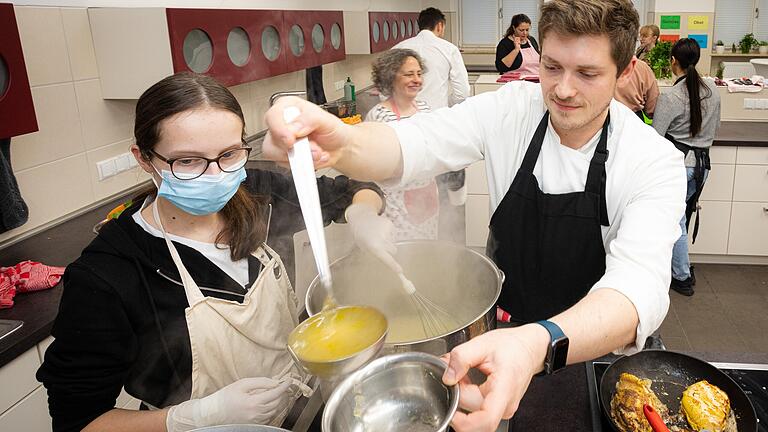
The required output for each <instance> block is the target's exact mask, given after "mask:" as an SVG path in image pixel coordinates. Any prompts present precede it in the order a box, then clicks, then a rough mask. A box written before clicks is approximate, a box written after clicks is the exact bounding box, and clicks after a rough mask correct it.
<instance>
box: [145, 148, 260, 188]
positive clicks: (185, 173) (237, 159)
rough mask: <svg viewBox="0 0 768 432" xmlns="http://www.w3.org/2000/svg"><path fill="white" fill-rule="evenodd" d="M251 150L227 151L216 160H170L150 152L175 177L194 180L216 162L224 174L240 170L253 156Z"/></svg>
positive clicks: (183, 158)
mask: <svg viewBox="0 0 768 432" xmlns="http://www.w3.org/2000/svg"><path fill="white" fill-rule="evenodd" d="M251 150H253V149H252V148H251V147H240V148H236V149H232V150H227V151H225V152H224V153H222V154H220V155H219V157H217V158H214V159H208V158H205V157H202V156H182V157H178V158H173V159H169V158H167V157H165V156H163V155H161V154H159V153H157V152H156V151H154V150H150V152H151V153H152V154H153V155H155V156H157V158H158V159H160V160H161V161H163V162H165V163H167V164H168V165H170V167H171V173H172V174H173V176H174V177H176V178H177V179H179V180H192V179H196V178H198V177H200V176H201V175H203V174H204V173H205V172H206V171H207V170H208V166H209V165H210V164H212V163H214V162H216V165H218V166H219V169H220V170H222V171H224V172H235V171H237V170H239V169H240V168H242V167H244V166H245V164H246V163H247V162H248V155H250V154H251Z"/></svg>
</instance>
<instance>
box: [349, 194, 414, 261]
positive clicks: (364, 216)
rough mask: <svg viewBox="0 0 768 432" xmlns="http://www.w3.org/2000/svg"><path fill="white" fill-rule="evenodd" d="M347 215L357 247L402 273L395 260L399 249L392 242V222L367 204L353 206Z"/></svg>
mask: <svg viewBox="0 0 768 432" xmlns="http://www.w3.org/2000/svg"><path fill="white" fill-rule="evenodd" d="M345 215H346V219H347V222H348V223H349V226H350V228H351V229H352V237H354V239H355V244H357V247H359V248H360V249H362V250H364V251H368V252H370V253H371V254H373V255H374V256H375V257H377V258H378V259H380V260H381V261H382V262H384V264H386V265H387V267H389V268H391V269H392V271H394V272H395V273H402V272H403V269H402V267H400V264H398V263H397V261H395V258H394V255H395V254H396V253H397V247H396V246H395V243H394V242H393V241H392V228H393V225H392V222H391V221H390V220H389V219H387V218H386V217H384V216H379V215H378V214H377V213H376V210H374V209H373V208H372V207H371V206H370V205H367V204H352V205H351V206H349V207H347V211H346V213H345Z"/></svg>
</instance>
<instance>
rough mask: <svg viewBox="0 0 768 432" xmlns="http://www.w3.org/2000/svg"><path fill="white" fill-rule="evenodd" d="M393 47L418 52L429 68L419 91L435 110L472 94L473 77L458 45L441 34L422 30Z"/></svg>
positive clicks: (420, 97) (420, 95)
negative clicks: (470, 89) (471, 79)
mask: <svg viewBox="0 0 768 432" xmlns="http://www.w3.org/2000/svg"><path fill="white" fill-rule="evenodd" d="M393 48H408V49H412V50H414V51H416V53H417V54H419V56H420V57H421V58H422V60H423V61H424V66H425V67H426V69H427V71H426V72H425V73H424V84H423V86H422V88H421V91H420V92H419V99H423V100H424V101H426V102H427V104H429V107H430V108H432V109H433V110H436V109H438V108H443V107H447V106H449V105H454V104H457V103H459V102H461V101H463V100H464V99H465V98H467V97H469V95H470V93H469V76H468V74H467V67H466V66H464V59H463V58H462V57H461V53H460V52H459V49H458V48H457V47H456V45H454V44H452V43H450V42H448V41H447V40H445V39H441V38H439V37H437V35H435V34H434V33H432V32H431V31H430V30H422V31H420V32H419V34H417V35H416V36H414V37H412V38H409V39H406V40H404V41H402V42H400V43H398V44H397V45H395V46H394V47H393Z"/></svg>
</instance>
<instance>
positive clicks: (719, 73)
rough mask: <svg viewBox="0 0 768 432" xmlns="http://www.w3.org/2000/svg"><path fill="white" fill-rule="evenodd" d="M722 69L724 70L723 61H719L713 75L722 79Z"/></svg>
mask: <svg viewBox="0 0 768 432" xmlns="http://www.w3.org/2000/svg"><path fill="white" fill-rule="evenodd" d="M724 71H725V63H723V62H720V63H719V64H718V65H717V72H715V76H716V77H718V78H720V79H723V72H724Z"/></svg>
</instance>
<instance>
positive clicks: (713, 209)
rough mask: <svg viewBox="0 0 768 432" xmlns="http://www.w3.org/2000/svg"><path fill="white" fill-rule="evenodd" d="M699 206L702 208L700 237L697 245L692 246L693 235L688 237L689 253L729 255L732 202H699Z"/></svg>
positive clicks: (697, 239)
mask: <svg viewBox="0 0 768 432" xmlns="http://www.w3.org/2000/svg"><path fill="white" fill-rule="evenodd" d="M699 206H700V207H701V210H700V211H701V221H700V225H699V235H698V237H696V243H695V244H691V241H692V235H689V236H688V250H689V252H690V253H701V254H716V255H725V254H726V253H728V232H729V228H730V220H731V202H730V201H699ZM694 217H695V216H694ZM691 231H693V223H691ZM691 234H692V233H691Z"/></svg>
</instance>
